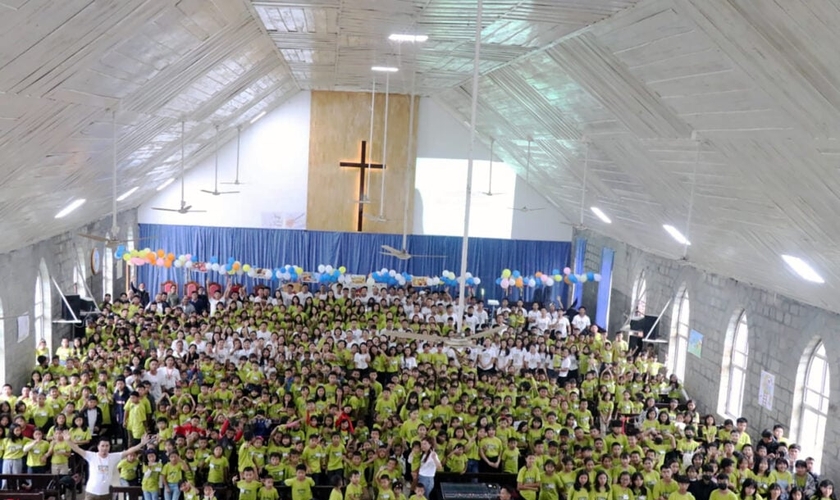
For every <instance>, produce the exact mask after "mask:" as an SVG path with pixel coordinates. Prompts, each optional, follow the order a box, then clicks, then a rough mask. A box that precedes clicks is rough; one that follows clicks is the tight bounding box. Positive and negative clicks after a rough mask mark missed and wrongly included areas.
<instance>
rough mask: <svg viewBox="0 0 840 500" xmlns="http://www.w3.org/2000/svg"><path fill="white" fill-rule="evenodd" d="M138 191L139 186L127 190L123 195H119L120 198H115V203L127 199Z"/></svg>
mask: <svg viewBox="0 0 840 500" xmlns="http://www.w3.org/2000/svg"><path fill="white" fill-rule="evenodd" d="M138 189H140V186H135V187H133V188H131V189H129V190H128V191H126V192H125V193H123V194H121V195H120V197H119V198H117V201H124V200H125V199H126V198H128V197H129V196H131V195H133V194H134V193H135V192H137V190H138Z"/></svg>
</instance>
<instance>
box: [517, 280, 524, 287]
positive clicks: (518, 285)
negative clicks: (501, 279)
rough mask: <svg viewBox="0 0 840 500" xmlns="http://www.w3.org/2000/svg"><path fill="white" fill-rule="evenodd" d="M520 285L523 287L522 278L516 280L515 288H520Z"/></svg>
mask: <svg viewBox="0 0 840 500" xmlns="http://www.w3.org/2000/svg"><path fill="white" fill-rule="evenodd" d="M522 285H523V282H522V278H516V287H517V288H522Z"/></svg>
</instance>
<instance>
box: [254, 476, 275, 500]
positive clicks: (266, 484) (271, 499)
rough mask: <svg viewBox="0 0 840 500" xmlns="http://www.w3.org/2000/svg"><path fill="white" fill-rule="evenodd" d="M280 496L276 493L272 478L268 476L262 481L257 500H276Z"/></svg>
mask: <svg viewBox="0 0 840 500" xmlns="http://www.w3.org/2000/svg"><path fill="white" fill-rule="evenodd" d="M279 498H280V494H279V493H277V488H275V487H274V478H273V477H271V476H268V477H266V478H264V479H263V486H262V488H260V492H259V493H258V494H257V499H258V500H278V499H279Z"/></svg>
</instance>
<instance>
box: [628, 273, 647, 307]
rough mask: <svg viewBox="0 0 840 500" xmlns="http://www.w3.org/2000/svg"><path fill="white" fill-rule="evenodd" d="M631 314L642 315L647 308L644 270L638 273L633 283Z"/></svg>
mask: <svg viewBox="0 0 840 500" xmlns="http://www.w3.org/2000/svg"><path fill="white" fill-rule="evenodd" d="M630 303H631V307H632V310H631V311H630V315H631V316H644V315H645V310H646V309H647V280H646V279H645V272H644V271H642V273H641V274H640V275H639V277H638V279H636V283H634V284H633V293H632V295H631V301H630Z"/></svg>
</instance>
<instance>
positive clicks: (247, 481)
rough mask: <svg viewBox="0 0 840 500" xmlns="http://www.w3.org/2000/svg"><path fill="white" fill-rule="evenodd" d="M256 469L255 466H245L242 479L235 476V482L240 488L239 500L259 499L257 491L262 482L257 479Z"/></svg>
mask: <svg viewBox="0 0 840 500" xmlns="http://www.w3.org/2000/svg"><path fill="white" fill-rule="evenodd" d="M256 475H257V473H256V471H255V470H254V468H253V467H250V466H249V467H245V468H244V469H242V480H241V481H237V479H239V477H238V476H233V482H234V484H236V487H237V488H238V489H239V500H257V492H258V491H259V489H260V486H262V484H261V483H260V482H259V481H257V479H256Z"/></svg>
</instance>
